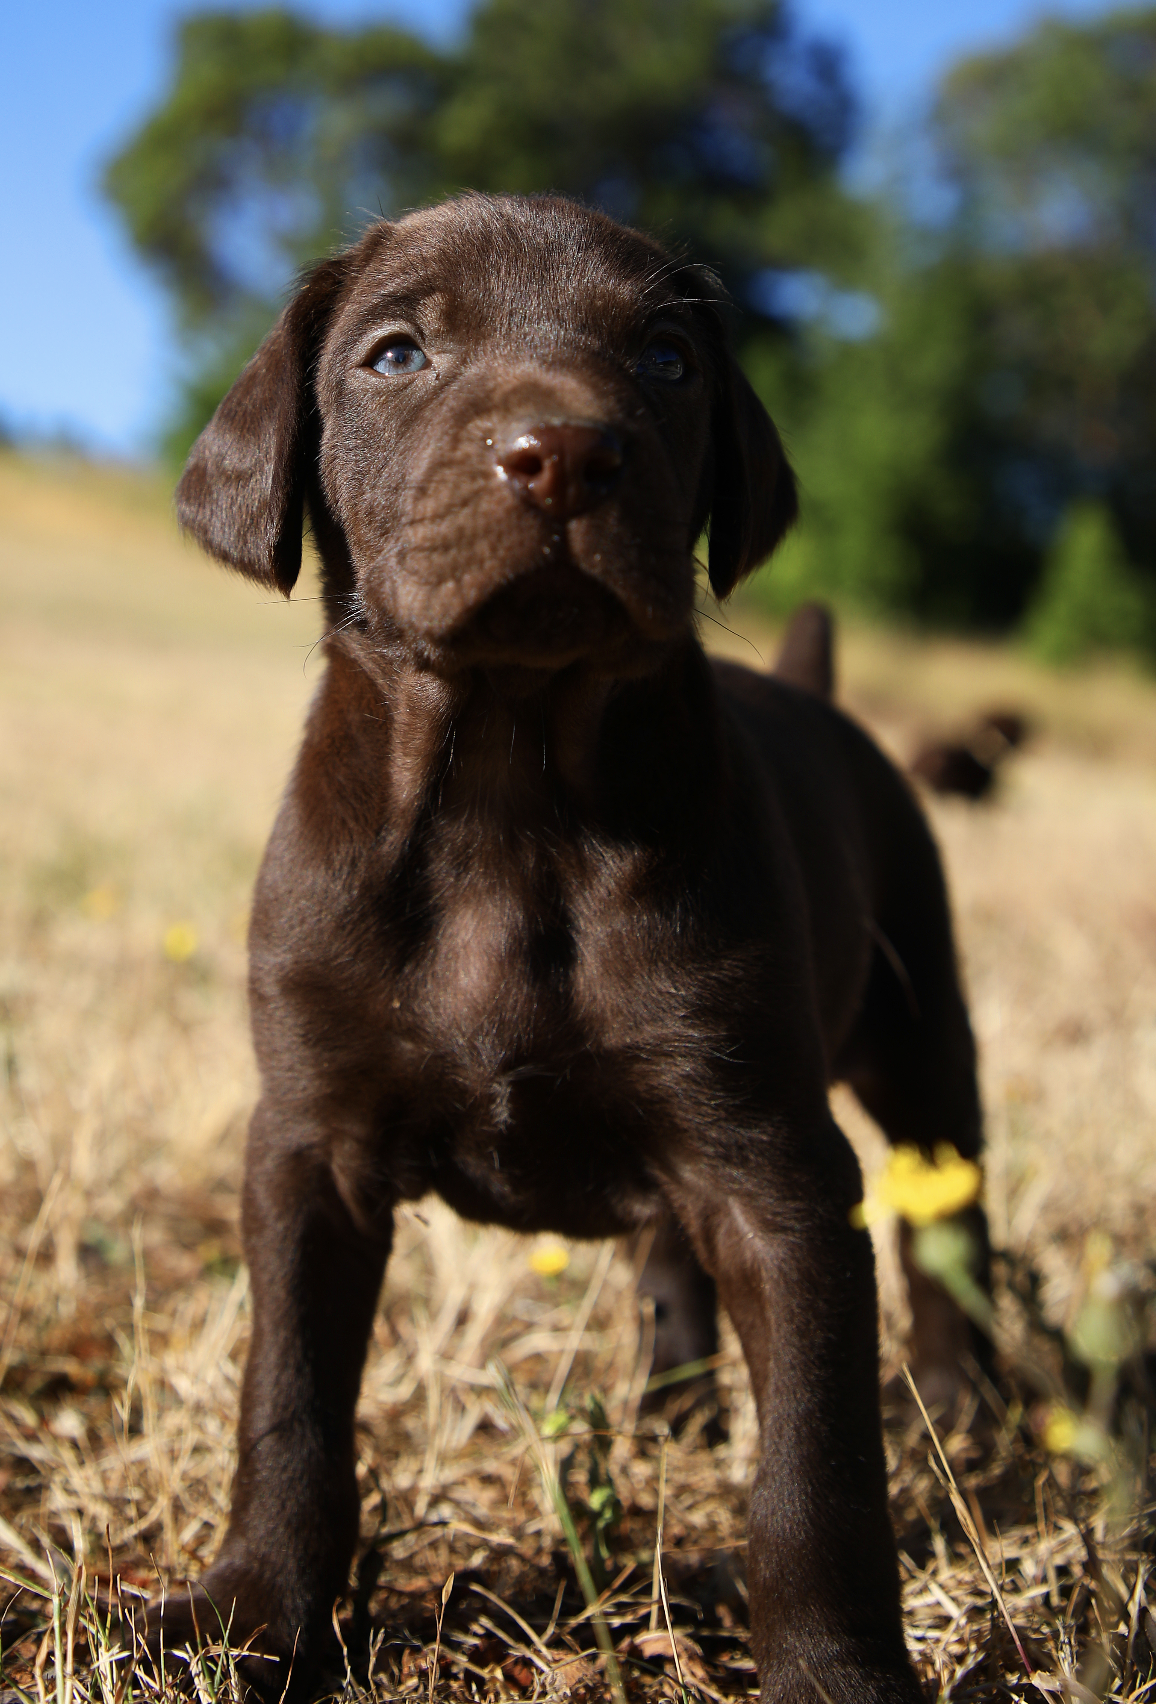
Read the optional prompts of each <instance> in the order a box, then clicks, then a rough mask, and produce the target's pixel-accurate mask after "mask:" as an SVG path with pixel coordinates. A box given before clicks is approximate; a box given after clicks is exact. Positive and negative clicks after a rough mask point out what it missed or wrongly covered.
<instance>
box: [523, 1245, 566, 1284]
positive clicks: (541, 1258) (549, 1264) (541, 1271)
mask: <svg viewBox="0 0 1156 1704" xmlns="http://www.w3.org/2000/svg"><path fill="white" fill-rule="evenodd" d="M569 1264H570V1250H569V1249H568V1248H567V1247H566V1244H565V1243H564V1242H563V1241H562V1239H561V1237H539V1239H538V1241H537V1242H536V1243H535V1244H534V1246H533V1248H532V1249H531V1250H530V1270H531V1271H532V1272H536V1273H537V1274H538V1276H539V1278H556V1277H557V1276H558V1274H559V1272H565V1270H566V1268H567V1267H568V1266H569Z"/></svg>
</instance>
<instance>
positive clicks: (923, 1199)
mask: <svg viewBox="0 0 1156 1704" xmlns="http://www.w3.org/2000/svg"><path fill="white" fill-rule="evenodd" d="M982 1183H983V1174H982V1172H981V1171H980V1168H979V1166H978V1165H977V1164H976V1162H975V1161H974V1160H965V1159H964V1158H963V1156H962V1154H960V1153H958V1152H957V1151H956V1149H955V1148H953V1147H952V1145H951V1143H950V1142H940V1143H939V1145H938V1147H937V1148H936V1150H935V1154H934V1157H933V1158H932V1159H930V1160H929V1159H928V1158H927V1155H926V1154H924V1153H923V1152H922V1151H921V1150H920V1149H919V1148H912V1147H899V1148H893V1149H892V1150H891V1153H890V1154H889V1155H888V1158H887V1164H886V1165H885V1166H884V1168H883V1171H882V1173H881V1175H880V1176H879V1177H878V1178H877V1179H876V1180H875V1184H874V1186H873V1188H872V1189H870V1190H868V1192H867V1196H866V1199H865V1200H863V1201H862V1202H860V1204H859V1206H858V1207H855V1208H852V1211H851V1223H852V1224H853V1225H855V1226H857V1227H860V1228H861V1227H862V1226H864V1225H871V1224H875V1223H876V1222H877V1221H878V1220H880V1219H884V1218H887V1217H888V1215H890V1214H892V1213H898V1214H899V1216H900V1218H903V1219H906V1220H907V1222H908V1224H911V1225H931V1224H934V1222H935V1221H936V1220H937V1219H948V1218H950V1217H951V1215H952V1214H953V1213H960V1212H962V1210H963V1209H964V1208H965V1207H970V1206H971V1203H972V1202H973V1201H974V1200H975V1198H976V1197H977V1195H978V1194H979V1191H980V1186H981V1184H982Z"/></svg>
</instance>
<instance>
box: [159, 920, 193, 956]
mask: <svg viewBox="0 0 1156 1704" xmlns="http://www.w3.org/2000/svg"><path fill="white" fill-rule="evenodd" d="M161 949H162V951H163V952H164V955H165V957H166V958H167V959H168V960H169V961H170V962H171V963H172V964H184V963H185V961H186V959H191V958H192V956H193V954H194V953H195V952H196V950H197V931H196V930H195V929H194V928H193V925H192V924H191V923H170V924H169V926H168V928H167V929H166V930H165V932H164V934H163V935H162V936H161Z"/></svg>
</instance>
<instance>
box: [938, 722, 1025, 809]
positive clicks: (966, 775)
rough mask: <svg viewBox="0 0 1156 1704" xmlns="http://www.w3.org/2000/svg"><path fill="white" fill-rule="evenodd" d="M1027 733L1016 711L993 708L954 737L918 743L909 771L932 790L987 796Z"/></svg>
mask: <svg viewBox="0 0 1156 1704" xmlns="http://www.w3.org/2000/svg"><path fill="white" fill-rule="evenodd" d="M1027 734H1028V724H1027V720H1026V718H1025V717H1023V716H1021V715H1020V713H1019V712H1018V711H1017V710H993V711H991V712H990V713H989V714H988V715H986V716H981V717H980V718H979V720H978V721H977V722H976V723H975V725H974V727H973V728H972V729H971V730H970V732H966V733H964V734H962V735H961V736H960V737H959V738H957V739H954V740H928V741H927V743H926V744H925V745H922V746H920V748H919V750H918V751H917V752H916V754H915V756H914V758H913V759H912V761H911V766H910V768H911V773H912V775H916V776H918V778H919V779H920V780H921V781H923V782H926V784H927V786H929V787H930V788H931V790H932V792H934V793H958V794H960V795H961V796H962V797H963V798H965V799H986V798H987V797H988V796H989V794H990V793H991V790H992V787H993V785H994V783H995V779H996V773H997V771H998V769H999V767H1000V765H1001V764H1002V763H1003V761H1004V759H1005V758H1006V757H1008V756H1009V754H1010V753H1011V752H1013V751H1014V750H1015V749H1016V747H1017V746H1020V745H1022V744H1023V742H1024V740H1025V739H1026V738H1027Z"/></svg>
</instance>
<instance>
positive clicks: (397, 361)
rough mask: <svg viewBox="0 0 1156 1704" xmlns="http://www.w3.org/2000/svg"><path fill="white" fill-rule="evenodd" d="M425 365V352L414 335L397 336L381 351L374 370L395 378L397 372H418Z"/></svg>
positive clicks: (374, 364)
mask: <svg viewBox="0 0 1156 1704" xmlns="http://www.w3.org/2000/svg"><path fill="white" fill-rule="evenodd" d="M425 365H426V357H425V354H424V353H423V351H422V350H420V349H419V348H418V346H417V344H416V343H415V342H414V340H413V338H412V337H395V338H394V340H393V342H392V343H387V344H386V346H385V348H384V349H383V350H382V351H381V354H380V355H379V356H378V357H377V359H376V361H375V362H374V363H373V370H374V372H375V373H384V374H385V375H386V377H387V378H393V377H394V375H395V374H397V373H418V372H420V371H421V369H422V368H423V367H424V366H425Z"/></svg>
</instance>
